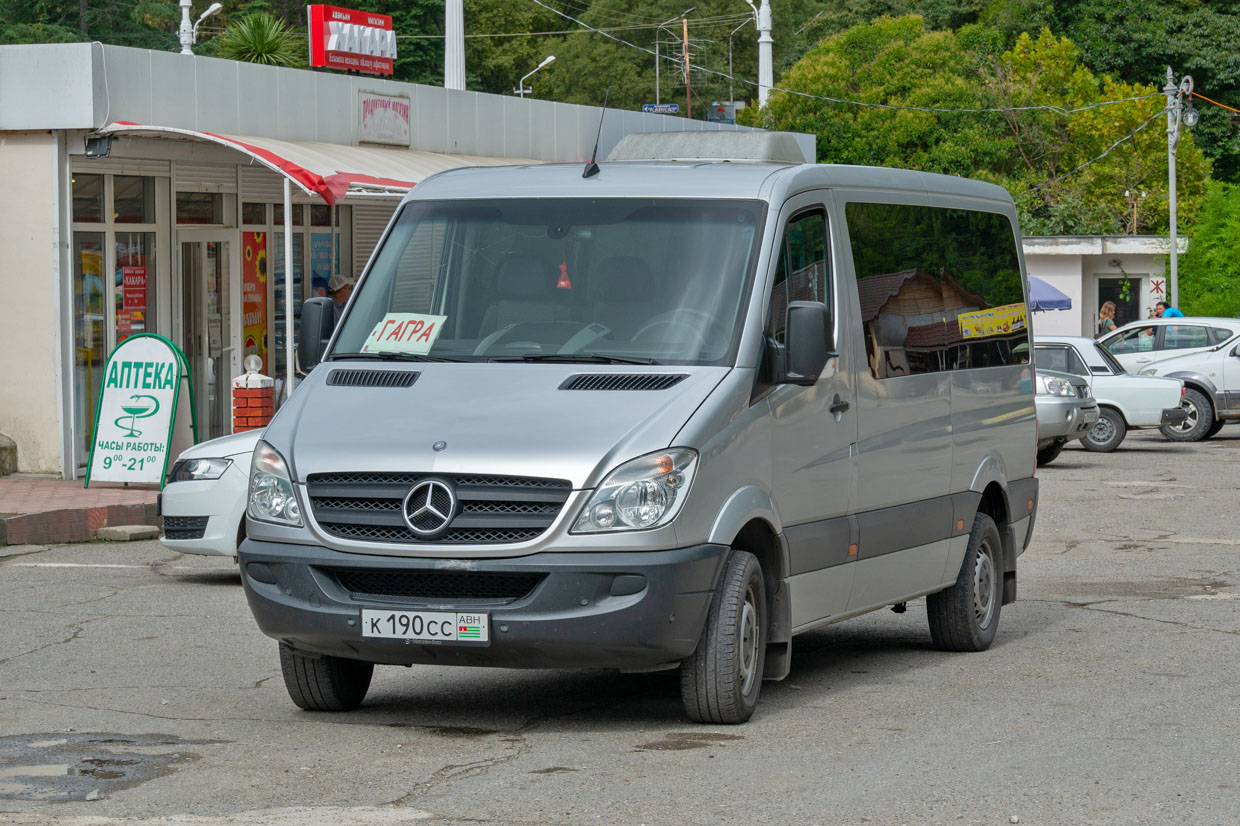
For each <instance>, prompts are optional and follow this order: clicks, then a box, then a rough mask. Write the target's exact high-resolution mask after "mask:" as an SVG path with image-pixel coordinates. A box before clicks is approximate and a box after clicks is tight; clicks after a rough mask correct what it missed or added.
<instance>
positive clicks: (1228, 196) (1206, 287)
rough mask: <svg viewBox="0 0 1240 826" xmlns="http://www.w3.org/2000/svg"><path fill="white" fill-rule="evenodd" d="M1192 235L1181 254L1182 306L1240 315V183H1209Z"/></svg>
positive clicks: (1187, 310) (1186, 309) (1190, 310)
mask: <svg viewBox="0 0 1240 826" xmlns="http://www.w3.org/2000/svg"><path fill="white" fill-rule="evenodd" d="M1190 237H1191V240H1190V241H1189V245H1188V252H1187V253H1185V254H1184V255H1181V256H1180V299H1179V300H1180V309H1181V310H1183V311H1184V314H1185V315H1212V316H1226V317H1237V316H1240V186H1238V185H1235V184H1227V183H1221V182H1217V181H1215V182H1211V183H1210V187H1209V191H1208V192H1207V194H1206V198H1205V202H1204V203H1203V204H1202V207H1201V211H1200V212H1199V213H1198V216H1197V222H1196V225H1195V226H1194V227H1193V230H1192V233H1191V236H1190ZM1169 266H1170V265H1169V264H1168V267H1169Z"/></svg>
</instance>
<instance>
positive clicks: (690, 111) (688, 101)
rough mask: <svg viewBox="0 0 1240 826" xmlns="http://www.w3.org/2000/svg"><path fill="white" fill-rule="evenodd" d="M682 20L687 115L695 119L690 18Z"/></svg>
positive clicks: (690, 118) (682, 53)
mask: <svg viewBox="0 0 1240 826" xmlns="http://www.w3.org/2000/svg"><path fill="white" fill-rule="evenodd" d="M680 22H682V23H684V24H685V29H684V40H683V41H681V44H680V46H681V50H680V52H681V55H682V56H683V58H684V69H685V117H686V118H687V119H688V120H693V91H692V89H690V88H689V18H687V17H682V18H680Z"/></svg>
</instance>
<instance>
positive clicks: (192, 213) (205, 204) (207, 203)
mask: <svg viewBox="0 0 1240 826" xmlns="http://www.w3.org/2000/svg"><path fill="white" fill-rule="evenodd" d="M177 223H178V224H222V223H224V196H223V195H221V194H220V193H218V192H178V193H177Z"/></svg>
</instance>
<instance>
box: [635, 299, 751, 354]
mask: <svg viewBox="0 0 1240 826" xmlns="http://www.w3.org/2000/svg"><path fill="white" fill-rule="evenodd" d="M686 320H689V324H687V325H686V324H685V321H686ZM663 327H672V328H674V329H675V332H678V333H681V334H682V335H679V336H676V335H673V336H672V337H671V341H672V342H673V343H680V342H682V341H685V340H687V336H685V335H684V333H686V332H691V333H693V334H694V335H695V336H696V338H697V343H698V344H699V345H700V347H701V349H706V346H707V344H708V343H709V344H716V343H718V344H721V345H722V346H721V348H720V349H724V350H726V349H727V343H728V341H729V339H730V336H728V334H727V332H726V331H725V330H724V329H723V328H722V327H721V326H719V323H718V322H716V321H715V319H714V317H713V316H712V315H711V314H710V313H707V312H705V311H703V310H698V309H696V308H694V307H681V308H680V309H677V310H669V311H668V312H666V313H660V314H659V315H657V316H655V317H654V318H652V319H650V320H649V321H647V322H646V323H645V324H643V325H642V326H641V329H639V330H638V331H637V332H636V333H634V334H633V341H639V340H641V339H642V338H644V337H646V336H648V335H649V334H650V331H651V330H658V329H660V328H663ZM712 339H713V340H712Z"/></svg>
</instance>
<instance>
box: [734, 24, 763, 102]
mask: <svg viewBox="0 0 1240 826" xmlns="http://www.w3.org/2000/svg"><path fill="white" fill-rule="evenodd" d="M750 23H753V24H754V25H755V26H756V25H758V18H757V16H756V15H755V16H754V17H747V18H745V22H744V23H741V24H740V25H739V26H737V27H736V28H735V29H733V30H732V34H729V35H728V104H729V105H732V106H735V105H736V95H734V94H733V93H732V78H733V77H734V76H735V74H736V73H735V72H733V71H732V35H733V34H736V33H737V32H739V31H740V30H741V29H743V28H745V27H746V26H748V25H749V24H750Z"/></svg>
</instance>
